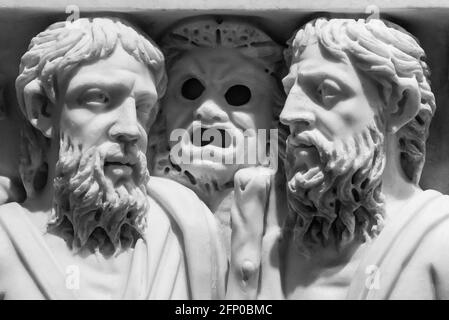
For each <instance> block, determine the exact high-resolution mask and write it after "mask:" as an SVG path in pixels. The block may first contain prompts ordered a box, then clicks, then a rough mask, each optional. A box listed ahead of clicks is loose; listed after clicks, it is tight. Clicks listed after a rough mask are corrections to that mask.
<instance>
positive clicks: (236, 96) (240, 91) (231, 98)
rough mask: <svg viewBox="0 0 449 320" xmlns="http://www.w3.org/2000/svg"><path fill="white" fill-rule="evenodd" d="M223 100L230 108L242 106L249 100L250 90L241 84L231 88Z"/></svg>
mask: <svg viewBox="0 0 449 320" xmlns="http://www.w3.org/2000/svg"><path fill="white" fill-rule="evenodd" d="M225 99H226V101H227V103H229V104H230V105H231V106H235V107H238V106H243V105H244V104H247V103H248V102H249V100H251V90H249V88H248V87H247V86H244V85H241V84H238V85H235V86H232V87H230V88H229V89H228V91H226V93H225Z"/></svg>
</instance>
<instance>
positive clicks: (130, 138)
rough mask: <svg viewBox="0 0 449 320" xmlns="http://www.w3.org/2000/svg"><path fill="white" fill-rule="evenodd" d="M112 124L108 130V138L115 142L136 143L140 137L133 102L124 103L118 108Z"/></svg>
mask: <svg viewBox="0 0 449 320" xmlns="http://www.w3.org/2000/svg"><path fill="white" fill-rule="evenodd" d="M115 116H116V120H115V122H114V124H113V125H112V126H111V128H110V130H109V136H110V137H111V139H112V140H114V141H116V142H122V143H123V142H124V143H136V142H137V141H138V140H139V137H140V131H139V122H138V120H137V114H136V106H135V103H134V100H133V101H126V102H125V103H124V104H123V105H122V106H120V107H119V109H118V112H117V114H116V115H115Z"/></svg>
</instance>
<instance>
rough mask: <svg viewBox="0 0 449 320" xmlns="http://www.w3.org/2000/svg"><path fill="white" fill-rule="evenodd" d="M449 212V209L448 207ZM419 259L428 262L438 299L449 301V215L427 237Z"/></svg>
mask: <svg viewBox="0 0 449 320" xmlns="http://www.w3.org/2000/svg"><path fill="white" fill-rule="evenodd" d="M446 208H448V210H449V207H446ZM419 254H420V255H419V259H423V260H424V261H425V262H428V266H427V270H428V272H429V277H430V278H431V279H432V283H433V286H434V288H435V295H436V297H435V298H437V299H445V300H446V299H449V214H448V217H447V218H446V219H445V220H444V221H441V222H439V224H438V226H437V227H436V228H435V229H434V230H433V231H432V232H430V233H429V234H428V235H427V238H426V239H425V240H424V241H423V243H422V246H421V248H420V251H419Z"/></svg>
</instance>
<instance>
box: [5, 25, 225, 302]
mask: <svg viewBox="0 0 449 320" xmlns="http://www.w3.org/2000/svg"><path fill="white" fill-rule="evenodd" d="M166 80H167V78H166V73H165V68H164V58H163V55H162V53H161V52H160V50H159V49H158V47H157V46H156V45H155V44H154V43H153V42H152V41H151V40H150V39H149V38H147V37H146V36H144V35H143V34H142V33H141V32H139V31H137V30H136V29H135V28H134V27H132V26H131V25H129V24H127V23H125V22H124V21H121V20H119V19H115V18H82V19H79V20H76V21H74V22H73V23H71V22H60V23H55V24H53V25H51V26H49V27H48V28H47V29H46V30H45V31H43V32H41V33H39V34H38V35H37V36H36V37H34V38H33V39H32V40H31V43H30V46H29V48H28V51H27V52H26V53H25V54H24V55H23V57H22V60H21V65H20V72H19V76H18V77H17V80H16V89H17V97H18V102H19V106H20V110H21V112H22V113H23V115H24V118H25V121H26V122H27V124H26V125H25V133H24V139H23V142H24V144H25V145H24V146H23V153H22V161H21V175H22V177H23V178H24V184H25V185H26V190H27V193H28V198H27V200H26V201H25V202H24V203H23V204H18V203H16V202H11V203H8V204H6V205H3V206H2V207H0V295H1V296H2V297H3V298H6V299H43V298H45V299H76V298H82V299H170V298H175V299H176V298H177V299H188V298H192V299H198V298H201V299H217V298H221V297H223V294H224V286H223V282H224V271H225V270H224V263H225V260H224V258H221V257H224V253H222V252H224V251H223V250H222V247H221V246H220V243H219V240H218V237H217V233H218V232H217V230H216V225H215V220H214V218H213V216H212V214H211V212H210V211H209V210H208V209H207V207H206V206H205V205H204V204H203V203H202V202H201V201H199V199H198V198H197V196H196V195H195V194H194V193H193V192H192V191H190V190H189V189H187V188H185V187H183V186H182V185H180V184H177V183H175V182H173V181H170V180H168V179H161V178H157V177H151V178H150V176H149V173H148V170H147V161H146V156H145V151H146V147H147V134H148V130H149V127H150V126H151V124H152V123H153V122H154V119H155V116H156V114H157V111H158V108H159V99H160V98H161V97H162V95H163V94H164V91H165V88H166ZM42 150H43V152H41V151H42ZM43 155H45V156H43ZM173 194H176V197H173Z"/></svg>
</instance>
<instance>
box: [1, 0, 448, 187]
mask: <svg viewBox="0 0 449 320" xmlns="http://www.w3.org/2000/svg"><path fill="white" fill-rule="evenodd" d="M67 5H77V6H78V7H79V9H80V17H87V16H91V15H103V16H104V15H108V16H118V17H122V18H124V19H127V20H129V21H130V22H132V23H134V24H136V25H138V26H139V27H140V28H141V29H143V30H144V31H146V32H147V33H148V34H149V35H150V36H151V37H152V38H153V39H155V40H156V41H157V40H158V38H159V37H160V36H161V34H163V32H164V30H165V29H166V28H167V27H169V26H170V25H171V24H173V23H175V22H176V21H177V20H179V19H182V18H185V17H189V16H196V15H218V16H225V15H226V16H228V15H232V16H245V17H247V18H246V19H247V20H248V21H251V22H253V23H255V24H257V25H259V26H260V27H261V28H263V29H264V30H265V31H266V32H267V33H268V34H270V35H271V36H272V37H273V39H275V40H277V41H278V42H279V43H285V41H286V40H287V39H288V38H289V37H291V36H292V34H293V32H294V30H295V29H297V28H299V27H300V26H301V25H303V24H304V23H305V22H307V21H308V20H310V19H312V18H314V17H316V16H335V17H362V18H366V17H367V16H368V15H369V14H367V13H365V12H366V11H367V9H368V12H377V9H378V12H379V14H380V17H381V18H386V19H388V20H391V21H393V22H395V23H397V24H399V25H401V26H403V27H404V28H405V29H407V30H408V31H410V32H411V33H413V34H414V35H415V36H416V37H417V38H418V39H419V40H420V42H421V44H422V46H423V48H424V49H425V51H426V53H427V55H428V64H429V66H430V68H431V70H432V88H433V91H434V93H435V97H436V100H437V111H436V114H435V117H434V120H433V122H432V125H431V130H430V136H429V140H428V153H427V161H426V166H425V168H424V172H423V176H422V179H421V186H422V187H423V188H424V189H428V188H432V189H436V190H439V191H441V192H444V193H448V194H449V179H448V178H449V108H448V106H449V95H448V94H449V87H448V58H449V50H448V40H449V1H445V0H432V1H426V2H424V1H416V0H400V1H397V0H380V1H367V0H362V1H360V0H358V1H355V0H349V1H348V0H345V1H330V0H313V1H310V0H306V1H305V0H284V1H281V0H277V1H276V0H271V1H269V0H262V1H255V0H237V1H231V0H227V1H223V0H213V1H210V0H208V1H206V0H182V1H179V0H137V1H133V2H132V4H130V2H127V1H124V0H94V1H92V0H90V1H89V0H83V1H66V0H64V1H57V0H45V1H40V2H36V1H32V0H25V1H20V2H19V1H18V0H8V1H5V0H0V93H1V92H2V91H3V97H0V175H3V176H8V177H16V176H17V174H18V173H17V164H18V153H19V117H18V110H17V102H16V98H15V91H14V81H15V78H16V76H17V73H18V68H19V62H20V57H21V56H22V54H23V53H24V52H25V51H26V49H27V46H28V44H29V41H30V40H31V38H32V37H33V36H34V35H35V34H37V33H39V32H40V31H42V30H44V29H45V28H46V27H47V26H48V25H50V24H51V23H53V22H56V21H63V20H66V18H67V17H68V16H69V15H70V13H66V7H67ZM374 6H376V7H374ZM373 10H374V11H373ZM2 111H4V112H5V114H3V113H2ZM446 141H448V142H446Z"/></svg>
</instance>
